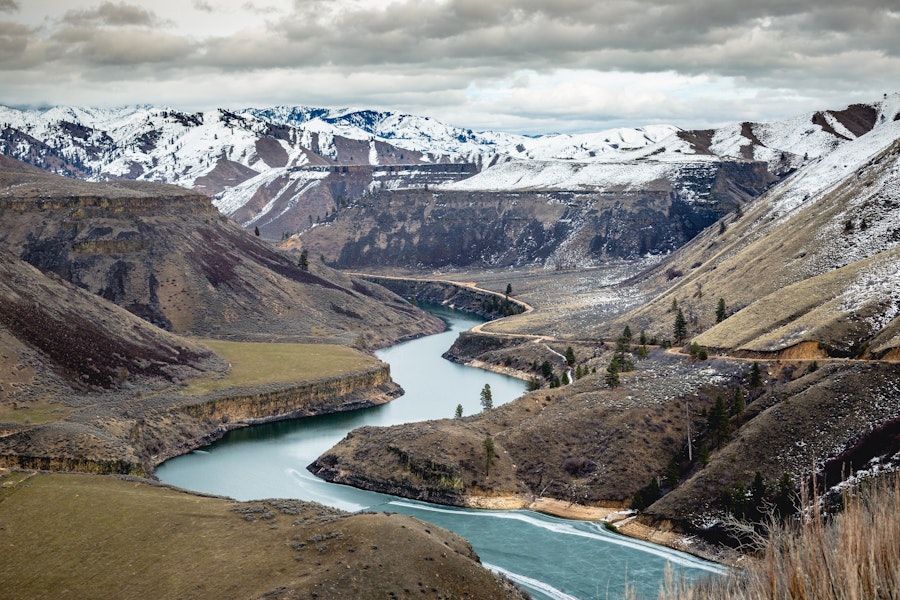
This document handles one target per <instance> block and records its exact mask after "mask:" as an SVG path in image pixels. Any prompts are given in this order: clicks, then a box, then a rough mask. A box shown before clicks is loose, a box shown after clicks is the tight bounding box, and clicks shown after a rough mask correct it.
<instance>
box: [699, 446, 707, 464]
mask: <svg viewBox="0 0 900 600" xmlns="http://www.w3.org/2000/svg"><path fill="white" fill-rule="evenodd" d="M698 458H699V459H700V466H702V467H705V466H706V465H708V464H709V446H707V445H706V444H703V445H702V446H700V455H699V457H698Z"/></svg>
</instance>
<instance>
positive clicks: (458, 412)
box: [453, 404, 463, 419]
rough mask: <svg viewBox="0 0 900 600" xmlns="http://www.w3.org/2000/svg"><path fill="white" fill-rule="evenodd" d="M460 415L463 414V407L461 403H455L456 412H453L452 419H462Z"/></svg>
mask: <svg viewBox="0 0 900 600" xmlns="http://www.w3.org/2000/svg"><path fill="white" fill-rule="evenodd" d="M462 415H463V407H462V404H457V405H456V412H455V413H454V414H453V418H454V419H462Z"/></svg>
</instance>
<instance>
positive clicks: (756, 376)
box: [750, 362, 762, 388]
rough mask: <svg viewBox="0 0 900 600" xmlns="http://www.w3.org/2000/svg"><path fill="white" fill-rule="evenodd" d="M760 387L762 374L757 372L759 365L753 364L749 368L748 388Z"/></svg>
mask: <svg viewBox="0 0 900 600" xmlns="http://www.w3.org/2000/svg"><path fill="white" fill-rule="evenodd" d="M761 385H762V372H761V371H760V370H759V363H756V362H755V363H753V366H752V367H750V387H752V388H758V387H759V386H761Z"/></svg>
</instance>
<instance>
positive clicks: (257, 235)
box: [253, 227, 259, 237]
mask: <svg viewBox="0 0 900 600" xmlns="http://www.w3.org/2000/svg"><path fill="white" fill-rule="evenodd" d="M253 235H255V236H256V237H259V227H254V228H253Z"/></svg>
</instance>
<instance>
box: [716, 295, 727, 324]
mask: <svg viewBox="0 0 900 600" xmlns="http://www.w3.org/2000/svg"><path fill="white" fill-rule="evenodd" d="M724 320H725V299H724V298H719V303H718V304H717V305H716V323H721V322H722V321H724Z"/></svg>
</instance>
